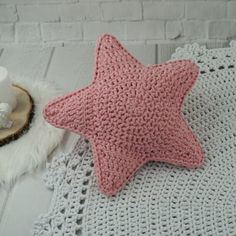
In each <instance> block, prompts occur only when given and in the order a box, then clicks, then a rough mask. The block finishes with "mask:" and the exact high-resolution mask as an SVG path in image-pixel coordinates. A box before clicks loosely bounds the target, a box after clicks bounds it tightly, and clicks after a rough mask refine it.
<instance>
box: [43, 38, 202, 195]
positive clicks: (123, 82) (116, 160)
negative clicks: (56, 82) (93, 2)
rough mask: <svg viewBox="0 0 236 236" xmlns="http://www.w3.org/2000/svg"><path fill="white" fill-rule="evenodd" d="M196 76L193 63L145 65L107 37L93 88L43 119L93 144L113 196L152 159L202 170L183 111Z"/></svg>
mask: <svg viewBox="0 0 236 236" xmlns="http://www.w3.org/2000/svg"><path fill="white" fill-rule="evenodd" d="M198 73H199V69H198V67H197V66H196V65H195V64H194V63H193V62H191V61H189V60H179V61H171V62H166V63H163V64H158V65H152V66H144V65H142V64H141V63H140V62H139V61H138V60H137V59H135V58H134V57H133V56H132V55H131V54H130V53H129V52H128V51H127V50H126V49H125V48H123V47H122V46H121V44H120V43H119V42H118V41H117V40H116V39H115V38H114V37H113V36H110V35H104V36H102V37H101V38H100V39H99V41H98V46H97V49H96V60H95V71H94V78H93V82H92V84H91V85H90V86H88V87H86V88H84V89H81V90H77V91H75V92H72V93H69V94H67V95H65V96H62V97H59V98H56V99H55V100H53V101H51V102H50V103H49V104H48V105H47V106H46V107H45V109H44V117H45V119H46V120H47V121H48V122H49V123H51V124H52V125H55V126H56V127H59V128H64V129H67V130H70V131H72V132H76V133H79V134H82V135H84V136H85V137H86V138H87V139H88V140H89V141H90V143H91V145H92V151H93V156H94V163H95V170H96V178H97V183H98V186H99V187H100V189H101V191H102V192H104V193H105V194H107V195H113V194H115V193H116V192H118V191H119V190H120V189H121V188H122V187H123V186H124V185H125V184H126V183H127V182H128V181H129V179H130V178H131V177H132V176H133V174H134V173H135V172H136V171H137V170H138V169H139V168H140V167H141V166H142V165H143V164H145V163H146V162H149V161H159V162H166V163H169V164H173V165H177V166H182V167H187V168H195V167H199V166H201V164H202V162H203V152H202V149H201V146H200V144H199V142H198V140H197V138H196V136H195V135H194V134H193V132H192V130H191V129H190V127H189V126H188V124H187V123H186V121H185V119H184V117H183V114H182V112H181V109H182V104H183V101H184V98H185V96H186V95H187V93H188V92H189V90H190V89H191V88H192V86H193V85H194V82H195V81H196V79H197V78H198Z"/></svg>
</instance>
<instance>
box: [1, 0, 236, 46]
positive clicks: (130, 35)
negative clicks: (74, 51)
mask: <svg viewBox="0 0 236 236" xmlns="http://www.w3.org/2000/svg"><path fill="white" fill-rule="evenodd" d="M102 33H112V34H114V35H116V36H117V37H119V39H120V40H123V41H125V42H126V43H131V44H132V43H142V44H143V43H147V44H149V43H159V42H160V43H174V42H178V43H181V42H192V41H199V42H215V41H226V40H231V39H234V38H236V0H0V46H1V45H6V44H7V45H8V44H9V45H14V44H24V45H25V44H26V45H27V44H30V45H31V44H39V45H63V44H75V43H82V44H85V43H91V42H92V43H93V42H94V41H95V40H96V38H97V37H98V36H99V35H100V34H102Z"/></svg>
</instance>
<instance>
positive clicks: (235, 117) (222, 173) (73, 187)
mask: <svg viewBox="0 0 236 236" xmlns="http://www.w3.org/2000/svg"><path fill="white" fill-rule="evenodd" d="M173 58H191V59H193V60H194V61H195V62H196V63H197V64H198V65H199V66H200V70H201V73H200V78H199V79H198V81H197V83H196V84H195V86H194V87H193V89H192V91H191V93H190V94H189V95H188V97H187V98H186V100H185V103H184V108H183V113H184V115H185V117H186V119H187V120H188V123H189V124H190V126H191V127H192V129H193V131H194V132H195V133H196V135H197V136H198V138H199V140H200V142H201V144H202V147H203V149H204V152H205V162H204V165H203V167H201V168H199V169H197V170H188V169H184V168H178V167H175V166H171V165H167V164H163V163H149V164H147V165H145V166H143V167H142V168H141V169H140V170H139V171H138V172H137V173H136V174H135V176H134V177H133V178H132V179H131V180H130V182H129V183H128V185H126V186H125V188H124V189H122V191H121V192H119V193H118V194H117V195H116V196H115V197H106V196H105V195H103V194H101V193H100V192H99V190H98V187H97V185H96V180H95V176H94V168H93V161H92V153H91V149H90V146H89V143H87V142H86V141H85V140H84V139H83V138H79V140H78V143H77V145H76V146H75V148H74V150H73V151H72V152H71V153H69V154H62V155H61V156H60V157H56V158H54V161H53V162H52V163H51V165H50V166H49V169H48V173H47V175H46V176H45V180H46V183H47V185H48V186H49V187H50V188H52V189H54V194H53V198H52V202H51V206H50V208H49V211H48V213H46V214H45V215H42V216H41V217H40V218H39V220H38V221H37V222H36V223H35V225H34V232H33V234H34V235H35V236H49V235H50V236H56V235H58V236H59V235H63V236H69V235H70V236H72V235H85V236H90V235H91V236H95V235H100V236H108V235H109V236H112V235H114V236H127V235H129V236H139V235H143V236H156V235H158V236H159V235H161V236H162V235H165V236H172V235H174V236H177V235H178V236H182V235H184V236H185V235H189V236H192V235H193V236H195V235H196V236H197V235H199V236H205V235H211V236H217V235H222V236H226V235H236V48H233V47H231V48H226V49H213V50H207V49H206V48H205V47H200V46H198V45H190V46H186V47H184V48H182V49H181V48H179V49H177V51H176V53H175V54H174V55H173Z"/></svg>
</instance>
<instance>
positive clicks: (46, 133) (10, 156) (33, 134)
mask: <svg viewBox="0 0 236 236" xmlns="http://www.w3.org/2000/svg"><path fill="white" fill-rule="evenodd" d="M12 80H13V82H14V84H17V85H20V86H21V87H23V88H25V89H27V90H28V91H29V93H30V94H31V96H32V98H33V99H34V103H35V115H34V118H33V120H32V123H31V126H30V129H29V130H28V131H27V133H25V134H24V135H23V136H21V137H20V138H19V139H17V140H15V141H13V142H11V143H9V144H7V145H5V146H2V147H0V185H5V186H8V185H11V184H13V183H14V182H15V181H16V179H17V178H18V177H20V176H21V175H22V174H24V173H27V172H31V171H33V170H34V169H35V168H37V167H40V166H42V165H43V164H44V163H45V162H46V160H47V157H48V155H49V154H50V153H51V152H52V151H53V150H54V149H55V147H56V146H57V145H58V144H59V142H60V141H61V139H62V137H63V134H64V132H63V131H62V130H60V129H57V128H54V127H53V126H51V125H49V124H48V123H47V122H46V121H44V119H43V116H42V109H43V107H44V105H45V104H46V103H47V102H48V101H49V100H50V99H52V98H54V97H56V96H58V95H59V94H60V91H59V90H58V89H56V88H55V87H54V86H52V85H51V84H49V83H46V82H43V81H40V80H37V81H31V80H29V79H28V80H27V79H23V78H15V79H14V78H13V79H12Z"/></svg>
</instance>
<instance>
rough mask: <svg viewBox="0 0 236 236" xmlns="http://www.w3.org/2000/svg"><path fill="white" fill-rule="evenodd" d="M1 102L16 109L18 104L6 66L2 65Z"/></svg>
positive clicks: (0, 68) (0, 75) (0, 74)
mask: <svg viewBox="0 0 236 236" xmlns="http://www.w3.org/2000/svg"><path fill="white" fill-rule="evenodd" d="M0 103H7V104H9V105H10V107H11V109H12V110H14V109H15V108H16V105H17V100H16V95H15V93H14V91H13V88H12V83H11V80H10V78H9V76H8V71H7V69H6V68H4V67H1V66H0Z"/></svg>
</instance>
